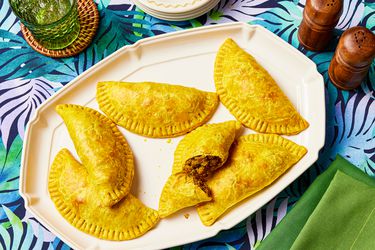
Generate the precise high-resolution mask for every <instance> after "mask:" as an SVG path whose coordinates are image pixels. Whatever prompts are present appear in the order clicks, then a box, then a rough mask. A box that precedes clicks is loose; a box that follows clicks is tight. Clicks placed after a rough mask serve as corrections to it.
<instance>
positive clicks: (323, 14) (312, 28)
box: [298, 0, 343, 51]
mask: <svg viewBox="0 0 375 250" xmlns="http://www.w3.org/2000/svg"><path fill="white" fill-rule="evenodd" d="M342 9H343V0H307V1H306V5H305V8H304V10H303V19H302V22H301V25H300V26H299V29H298V40H299V42H300V43H301V44H302V45H303V46H304V47H305V48H307V49H308V50H313V51H322V50H324V49H325V48H327V45H328V43H329V42H330V41H331V39H332V35H333V30H334V28H335V26H336V25H337V23H338V21H339V19H340V16H341V13H342Z"/></svg>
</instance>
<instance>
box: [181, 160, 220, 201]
mask: <svg viewBox="0 0 375 250" xmlns="http://www.w3.org/2000/svg"><path fill="white" fill-rule="evenodd" d="M220 165H221V159H220V157H218V156H211V155H207V156H203V155H198V156H195V157H192V158H190V159H188V160H187V161H186V162H185V166H184V170H185V172H187V173H188V174H189V175H191V176H192V177H193V180H194V183H195V184H196V185H198V186H199V187H200V188H201V189H202V190H203V191H204V192H206V193H207V194H208V195H209V196H211V190H210V189H209V188H208V186H207V184H206V181H207V179H208V177H209V176H210V175H211V174H212V172H213V171H215V170H216V169H217V168H219V167H220Z"/></svg>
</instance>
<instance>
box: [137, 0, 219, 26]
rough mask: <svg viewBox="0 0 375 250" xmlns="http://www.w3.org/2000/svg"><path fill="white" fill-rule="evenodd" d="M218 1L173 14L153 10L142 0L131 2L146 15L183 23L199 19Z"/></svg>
mask: <svg viewBox="0 0 375 250" xmlns="http://www.w3.org/2000/svg"><path fill="white" fill-rule="evenodd" d="M219 1H220V0H209V1H206V2H205V4H204V5H200V6H196V7H197V8H193V9H191V10H185V11H182V12H176V13H174V12H171V11H160V10H158V9H155V8H153V6H152V5H149V4H147V3H145V1H142V0H133V2H134V4H135V5H137V6H138V7H139V8H140V9H142V10H143V11H144V12H146V13H147V14H149V15H151V16H154V17H156V18H159V19H162V20H168V21H184V20H190V19H193V18H196V17H199V16H201V15H204V14H205V13H207V12H209V11H210V10H211V9H213V8H214V7H215V6H216V5H217V4H218V3H219Z"/></svg>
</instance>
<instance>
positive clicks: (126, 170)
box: [56, 104, 134, 206]
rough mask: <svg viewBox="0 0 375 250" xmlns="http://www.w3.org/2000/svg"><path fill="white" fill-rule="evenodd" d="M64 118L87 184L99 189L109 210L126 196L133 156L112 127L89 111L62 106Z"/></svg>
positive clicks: (132, 169)
mask: <svg viewBox="0 0 375 250" xmlns="http://www.w3.org/2000/svg"><path fill="white" fill-rule="evenodd" d="M56 111H57V112H58V114H59V115H60V116H61V117H62V118H63V120H64V122H65V125H66V127H67V128H68V131H69V134H70V137H71V139H72V141H73V143H74V146H75V149H76V151H77V154H78V156H79V158H80V159H81V161H82V164H83V166H84V167H85V168H86V169H87V172H88V178H89V181H90V183H92V184H93V185H96V186H97V187H98V193H97V199H98V200H99V203H100V204H101V205H102V206H112V205H114V204H116V203H117V202H118V201H119V200H121V199H122V198H123V197H125V195H127V194H128V193H129V190H130V187H131V184H132V181H133V176H134V163H133V154H132V152H131V149H130V147H129V145H128V143H127V141H126V139H125V137H124V136H123V135H122V134H121V132H120V131H119V130H118V128H117V126H116V124H115V123H113V122H112V121H111V120H110V119H108V118H107V117H105V116H104V115H102V114H100V113H99V112H98V111H96V110H93V109H91V108H87V107H82V106H79V105H72V104H61V105H58V106H57V107H56Z"/></svg>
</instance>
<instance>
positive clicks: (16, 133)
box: [0, 0, 375, 250]
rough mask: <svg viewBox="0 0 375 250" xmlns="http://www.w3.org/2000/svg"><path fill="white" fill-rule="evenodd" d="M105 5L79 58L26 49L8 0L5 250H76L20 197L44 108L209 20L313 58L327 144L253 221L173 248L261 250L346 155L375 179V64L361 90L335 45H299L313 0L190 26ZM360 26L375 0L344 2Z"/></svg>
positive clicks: (0, 170)
mask: <svg viewBox="0 0 375 250" xmlns="http://www.w3.org/2000/svg"><path fill="white" fill-rule="evenodd" d="M96 3H97V5H98V9H99V12H100V17H101V21H100V26H99V29H98V32H97V35H96V36H95V38H94V40H93V42H92V44H91V45H90V46H89V47H88V48H87V49H86V50H85V51H84V52H82V53H81V54H79V55H77V56H74V57H70V58H64V59H52V58H49V57H45V56H43V55H41V54H38V53H37V52H35V51H34V50H32V49H31V48H30V47H29V46H28V45H27V43H26V42H25V40H24V39H23V37H22V34H21V32H20V23H19V21H18V20H17V18H16V17H15V16H14V14H13V13H12V11H11V9H10V7H9V2H8V0H0V55H1V56H0V203H1V207H0V224H1V225H0V248H2V249H70V248H69V246H68V245H66V244H65V243H64V242H62V241H61V240H60V239H59V238H57V237H56V236H54V235H53V234H52V233H50V232H49V231H48V230H47V229H46V228H45V227H43V226H42V225H41V224H39V223H38V221H37V220H36V219H35V218H33V216H32V215H31V214H29V213H28V212H26V211H25V208H24V204H23V200H22V198H21V197H20V195H19V193H18V184H19V171H20V161H21V152H22V141H23V135H24V131H25V126H26V124H27V122H28V121H29V119H30V117H32V116H33V113H34V112H35V109H36V108H37V107H38V106H39V105H40V104H41V103H43V102H44V101H45V100H47V99H48V98H49V97H51V96H52V95H53V94H54V93H55V92H57V91H59V89H60V88H61V87H63V86H64V85H65V84H67V83H68V82H69V81H71V80H72V79H74V78H75V77H76V76H78V75H79V74H81V73H82V72H84V71H85V70H86V69H88V68H90V67H91V66H93V65H94V64H95V63H97V62H99V61H100V60H102V59H103V58H105V57H106V56H108V55H110V54H112V53H113V52H115V51H116V50H118V49H119V48H121V47H122V46H124V45H127V44H133V43H135V42H136V41H138V40H139V39H142V38H146V37H150V36H155V35H159V34H163V33H167V32H173V31H178V30H183V29H191V28H194V27H199V26H203V25H214V24H219V23H227V22H236V21H242V22H247V23H251V24H259V25H262V26H264V27H266V28H267V29H269V30H270V31H271V32H273V33H275V34H276V35H278V36H280V37H281V38H282V39H284V40H285V41H287V42H288V43H290V44H291V45H292V46H294V47H296V48H297V49H299V50H300V51H301V52H303V53H304V54H306V56H308V57H309V58H310V59H311V60H313V61H314V62H315V63H316V65H317V67H318V71H319V72H320V73H321V74H322V75H323V77H324V81H325V96H326V112H327V113H326V117H327V119H326V141H325V146H324V148H323V149H322V150H321V152H320V156H319V159H318V161H317V162H316V163H315V164H314V166H312V167H311V168H310V169H308V170H307V171H306V172H305V173H304V174H303V175H302V176H301V177H300V178H298V179H297V180H296V181H294V182H293V183H292V184H291V185H290V186H289V187H287V188H286V189H285V190H284V191H282V192H281V193H280V194H279V195H278V196H277V197H275V198H274V199H273V200H272V201H270V202H269V203H268V204H267V205H265V206H264V207H263V208H261V209H259V210H258V211H257V212H256V213H254V214H253V215H251V216H250V217H249V218H247V219H246V220H245V221H243V222H241V223H239V224H238V225H237V226H235V227H233V228H231V229H229V230H225V231H222V232H220V233H219V234H218V235H217V236H215V237H213V238H210V239H206V240H203V241H199V242H194V243H191V244H188V245H185V246H179V247H174V248H173V249H212V248H215V249H228V250H229V249H255V248H256V247H257V245H259V243H260V242H261V241H262V239H264V237H265V236H266V235H267V234H269V233H270V232H271V231H272V229H273V228H274V227H275V226H276V225H277V223H278V222H279V221H280V220H281V219H282V218H283V216H284V215H285V214H286V213H287V212H288V210H289V209H290V208H291V206H293V204H295V202H297V201H298V199H299V197H300V196H301V195H302V194H303V193H304V191H305V190H306V189H307V187H308V186H309V185H310V184H311V183H312V182H313V181H314V179H315V178H316V177H317V176H318V175H319V174H320V173H321V172H322V171H324V170H325V169H326V167H327V166H328V165H329V164H330V162H331V161H332V160H333V159H334V157H335V156H336V154H338V153H339V154H341V155H342V156H343V157H345V158H346V159H348V160H349V161H350V162H352V163H353V164H355V165H356V166H357V167H358V168H360V169H361V170H363V171H364V172H366V173H367V174H368V175H370V176H375V139H374V138H375V63H373V64H372V65H371V68H370V72H369V74H368V76H367V78H366V79H365V81H364V82H363V83H362V85H361V86H360V87H359V88H358V89H356V90H355V91H341V90H338V89H337V88H335V87H334V85H333V84H332V83H331V82H330V80H329V78H328V73H327V70H328V66H329V63H330V60H331V58H332V56H333V52H334V47H332V48H331V49H330V51H328V52H323V53H316V52H310V51H307V50H305V49H304V48H303V47H302V46H301V45H300V44H299V42H298V39H297V32H298V26H299V24H300V22H301V20H302V11H303V7H304V5H305V0H299V1H298V0H221V1H220V3H219V4H218V5H217V6H216V7H215V8H214V9H213V10H211V11H210V12H209V13H207V14H205V15H203V16H201V17H198V18H196V19H193V20H189V21H181V22H168V21H163V20H159V19H157V18H154V17H152V16H150V15H147V14H145V13H144V12H143V11H142V10H140V9H139V8H137V7H136V6H135V5H134V4H133V3H132V2H131V1H130V0H112V1H110V0H96ZM356 25H361V26H365V27H367V28H369V29H370V30H372V31H373V32H375V4H374V3H373V1H372V0H365V1H363V0H345V1H344V10H343V14H342V16H341V18H340V21H339V23H338V25H337V27H336V28H337V30H336V34H337V35H339V34H341V33H342V32H343V31H344V30H346V29H348V28H350V27H353V26H356Z"/></svg>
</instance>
